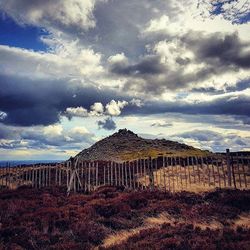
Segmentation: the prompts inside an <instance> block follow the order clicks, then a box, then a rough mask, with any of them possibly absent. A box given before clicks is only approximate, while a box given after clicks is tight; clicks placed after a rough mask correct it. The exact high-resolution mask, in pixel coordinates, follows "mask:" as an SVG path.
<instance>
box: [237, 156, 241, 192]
mask: <svg viewBox="0 0 250 250" xmlns="http://www.w3.org/2000/svg"><path fill="white" fill-rule="evenodd" d="M236 159H237V171H238V176H239V184H240V187H241V176H240V166H239V154H238V153H237V155H236Z"/></svg>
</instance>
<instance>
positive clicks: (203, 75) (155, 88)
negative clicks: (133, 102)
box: [110, 31, 250, 94]
mask: <svg viewBox="0 0 250 250" xmlns="http://www.w3.org/2000/svg"><path fill="white" fill-rule="evenodd" d="M172 39H177V40H178V41H179V42H180V43H181V44H182V45H181V46H182V48H183V47H184V48H186V49H188V50H191V51H192V52H193V53H194V55H195V57H194V58H193V59H192V60H191V59H190V58H187V57H183V58H182V57H181V56H179V57H177V58H176V59H175V61H176V63H177V64H178V65H179V66H178V67H177V66H176V67H174V68H171V67H169V66H168V64H165V63H163V62H162V60H161V58H160V56H158V55H146V56H144V57H143V58H141V59H139V61H138V62H137V63H133V64H129V63H128V62H127V61H123V62H117V63H115V64H112V65H111V67H110V71H111V72H112V73H114V74H117V75H123V76H124V77H127V82H126V84H125V86H124V90H130V91H133V90H136V91H138V92H142V91H143V92H151V93H155V94H160V93H162V92H163V91H166V90H167V89H171V90H178V89H183V88H184V89H185V88H187V87H188V86H189V84H195V83H198V82H202V81H205V80H207V81H209V78H210V77H212V76H218V77H219V76H220V75H223V74H224V73H227V72H233V73H237V72H238V71H239V70H240V69H249V68H250V52H249V48H250V43H247V42H243V41H241V40H240V38H239V36H238V34H237V33H232V34H228V35H225V34H222V33H219V32H217V33H213V34H209V35H205V34H204V33H201V32H195V31H193V32H189V33H187V34H184V35H181V36H175V37H172ZM192 63H195V64H199V63H203V64H205V66H203V67H200V68H196V69H194V70H193V71H192V72H189V73H187V72H185V67H186V66H189V65H191V66H192ZM193 89H194V91H195V92H197V91H199V92H200V91H202V90H203V89H202V88H195V87H194V88H193ZM204 90H205V89H204ZM207 90H208V91H209V92H213V91H214V90H215V88H214V89H213V87H211V88H210V89H207ZM217 91H221V93H222V90H217ZM218 93H219V92H218Z"/></svg>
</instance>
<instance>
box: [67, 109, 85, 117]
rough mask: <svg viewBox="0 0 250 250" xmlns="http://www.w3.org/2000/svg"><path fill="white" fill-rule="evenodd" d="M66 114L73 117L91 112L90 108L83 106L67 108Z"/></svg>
mask: <svg viewBox="0 0 250 250" xmlns="http://www.w3.org/2000/svg"><path fill="white" fill-rule="evenodd" d="M65 115H66V116H68V117H70V118H71V117H87V116H88V115H89V114H88V110H87V109H85V108H83V107H76V108H73V107H70V108H67V109H66V111H65Z"/></svg>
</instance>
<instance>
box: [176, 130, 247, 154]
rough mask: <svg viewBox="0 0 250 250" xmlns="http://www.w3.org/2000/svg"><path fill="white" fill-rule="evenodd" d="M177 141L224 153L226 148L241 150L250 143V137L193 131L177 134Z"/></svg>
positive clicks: (209, 131) (208, 131)
mask: <svg viewBox="0 0 250 250" xmlns="http://www.w3.org/2000/svg"><path fill="white" fill-rule="evenodd" d="M175 138H176V139H178V140H180V139H182V140H183V141H184V142H186V143H188V142H189V143H193V144H194V145H195V144H196V145H198V147H200V146H201V145H203V148H205V147H206V148H207V149H209V150H215V151H217V152H223V151H225V149H226V148H231V149H232V150H235V151H237V150H239V149H240V148H244V147H246V146H247V145H249V143H250V137H241V136H239V135H237V134H235V133H228V134H220V133H218V132H215V131H211V130H193V131H189V132H185V133H182V134H177V135H176V137H175Z"/></svg>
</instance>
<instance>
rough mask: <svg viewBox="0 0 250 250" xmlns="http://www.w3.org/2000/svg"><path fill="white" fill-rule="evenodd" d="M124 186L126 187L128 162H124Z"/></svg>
mask: <svg viewBox="0 0 250 250" xmlns="http://www.w3.org/2000/svg"><path fill="white" fill-rule="evenodd" d="M124 175H125V176H124V177H125V187H126V188H127V187H128V163H127V162H124Z"/></svg>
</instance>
